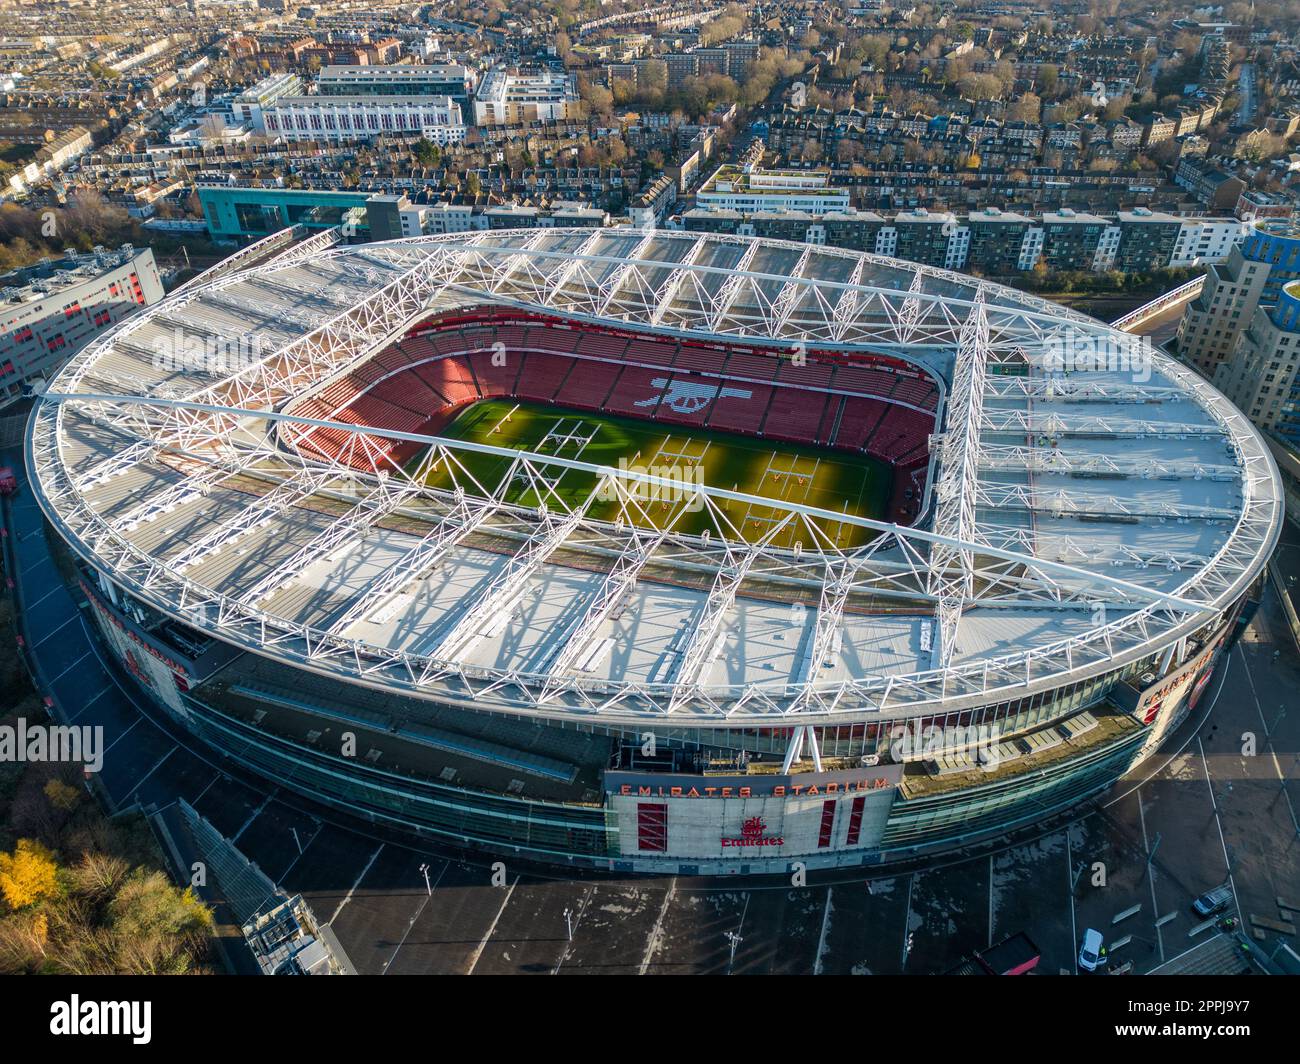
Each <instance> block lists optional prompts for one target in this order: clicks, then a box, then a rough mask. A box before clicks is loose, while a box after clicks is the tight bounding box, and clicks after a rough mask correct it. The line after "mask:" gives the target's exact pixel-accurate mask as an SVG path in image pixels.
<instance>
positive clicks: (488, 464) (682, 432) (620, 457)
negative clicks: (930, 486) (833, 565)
mask: <svg viewBox="0 0 1300 1064" xmlns="http://www.w3.org/2000/svg"><path fill="white" fill-rule="evenodd" d="M439 435H442V436H445V437H447V438H449V439H454V440H466V441H469V442H472V443H481V444H490V445H492V446H495V447H509V448H514V449H517V450H526V451H535V452H537V453H539V454H549V455H556V456H559V457H561V458H572V459H578V460H581V461H583V462H590V463H592V464H593V465H602V466H613V467H614V468H620V466H622V467H632V468H635V469H639V470H641V471H643V472H649V473H653V474H655V475H657V476H666V477H670V478H673V477H680V478H681V479H682V481H684V482H685V483H686V484H695V483H700V482H703V483H705V484H708V485H710V486H712V487H716V488H726V489H731V490H733V491H739V492H744V493H745V494H748V495H757V496H761V497H763V498H768V499H780V500H784V501H787V502H795V503H802V504H804V505H807V506H815V507H818V508H820V509H823V510H830V511H834V512H836V513H847V514H850V515H852V516H855V517H867V518H876V519H883V517H884V513H885V507H886V505H887V503H888V501H889V493H890V487H891V482H892V477H893V470H892V469H891V468H890V467H889V465H888V464H886V463H884V462H877V461H875V460H873V459H871V458H868V457H866V456H865V455H851V454H847V453H845V452H840V451H831V450H817V449H814V448H811V447H801V446H798V445H796V444H786V443H780V442H776V441H772V440H762V439H755V438H752V437H747V436H739V435H736V434H734V433H729V432H710V431H708V430H707V429H692V428H687V427H682V426H675V425H674V426H669V425H665V424H662V423H658V422H648V421H638V420H636V419H634V418H623V417H616V416H613V415H609V414H593V413H590V412H588V411H583V410H567V409H563V408H561V407H553V406H544V405H540V404H532V403H516V402H514V401H512V400H508V399H489V400H484V401H482V402H478V403H475V404H473V405H472V406H470V407H467V408H466V409H465V410H463V411H461V413H460V414H459V416H457V418H456V419H455V420H454V421H453V422H452V423H451V424H450V425H448V426H446V427H445V428H444V429H443V430H442V432H441V433H440V434H439ZM457 457H458V458H459V460H460V462H461V464H462V465H463V466H464V469H465V471H466V472H468V473H469V475H470V476H472V477H473V478H474V479H475V480H477V481H478V483H479V484H480V485H481V486H482V487H483V488H484V489H486V490H489V491H492V490H495V489H496V488H497V486H498V485H499V484H500V483H501V480H502V478H503V477H505V476H507V475H508V474H509V472H510V467H511V464H512V463H511V460H510V459H508V458H503V457H498V456H496V455H488V454H476V453H473V452H470V451H461V452H459V453H458V456H457ZM416 461H418V459H417V460H416ZM542 472H543V473H544V474H545V475H546V477H547V482H548V483H549V484H550V491H552V492H554V494H555V495H557V496H558V497H559V498H561V499H563V500H564V501H565V502H566V503H567V504H576V503H578V502H580V501H581V500H582V499H584V498H586V496H587V495H588V494H590V492H591V490H592V488H594V487H595V484H596V474H595V473H589V472H586V471H583V470H578V469H561V468H558V467H543V469H542ZM428 483H429V484H430V485H431V486H433V487H439V488H449V487H451V486H452V484H453V480H452V477H451V474H450V472H449V471H447V470H446V469H438V468H434V469H433V470H431V472H430V473H429V476H428ZM539 493H540V495H542V496H544V495H546V494H547V489H546V488H544V487H540V486H534V485H533V484H532V483H530V481H529V479H528V477H527V476H526V475H524V474H521V473H516V475H515V478H514V482H513V483H512V484H511V485H510V486H509V487H508V488H507V490H506V495H505V498H506V501H507V502H511V503H519V504H522V505H527V506H535V505H537V504H538V503H539V502H540V501H542V499H541V498H540V497H539ZM715 501H716V502H717V503H718V505H719V508H720V509H721V510H722V511H723V513H724V514H725V515H726V517H727V519H728V520H729V521H730V522H731V524H732V526H733V527H734V529H736V530H737V531H739V532H740V534H741V535H742V536H743V537H744V538H745V539H748V540H751V541H755V540H758V539H760V538H762V537H763V536H764V535H765V534H766V533H767V532H768V531H769V529H770V528H771V525H772V523H773V522H774V521H775V520H776V519H778V518H779V517H781V516H783V515H784V513H785V511H783V510H776V509H774V508H772V507H766V506H762V505H760V504H756V503H743V502H739V501H732V500H727V499H720V500H715ZM641 505H642V508H643V509H644V511H645V514H644V520H643V522H642V523H644V524H647V525H653V526H655V527H661V525H662V524H663V523H666V522H667V521H668V520H669V519H670V518H671V517H672V515H673V514H674V513H676V512H677V511H678V510H680V509H682V506H681V502H680V500H674V499H667V500H664V499H654V498H644V499H642V500H641ZM617 510H618V504H617V502H616V501H614V500H612V499H611V500H608V501H606V500H601V499H597V501H595V502H594V503H593V504H592V507H591V509H590V511H589V513H590V515H591V516H592V517H594V518H596V519H598V520H612V519H613V518H614V516H616V514H617ZM714 525H715V522H714V521H713V519H712V518H711V517H710V516H709V515H708V514H707V513H705V512H699V511H697V512H689V511H688V512H685V513H682V514H680V516H678V517H677V521H676V524H675V526H674V527H675V528H676V529H677V530H678V531H681V532H686V533H698V532H701V531H703V530H704V529H705V528H707V527H711V526H714ZM823 527H824V528H825V530H826V532H827V533H828V534H829V535H830V536H831V537H833V538H835V539H836V541H837V543H838V545H839V546H841V547H849V546H857V545H859V544H861V543H863V542H865V541H867V540H869V539H870V538H871V537H872V535H873V533H872V532H871V531H869V530H867V529H864V528H862V527H861V526H859V525H852V524H848V523H843V522H828V523H826V524H825V525H823ZM800 538H805V537H802V536H801V534H800V533H799V532H798V531H797V530H795V529H794V528H790V529H784V530H782V531H781V532H780V533H778V534H777V535H776V536H775V537H773V540H772V542H773V543H774V544H775V545H777V546H790V545H792V543H793V542H794V541H795V540H797V539H800Z"/></svg>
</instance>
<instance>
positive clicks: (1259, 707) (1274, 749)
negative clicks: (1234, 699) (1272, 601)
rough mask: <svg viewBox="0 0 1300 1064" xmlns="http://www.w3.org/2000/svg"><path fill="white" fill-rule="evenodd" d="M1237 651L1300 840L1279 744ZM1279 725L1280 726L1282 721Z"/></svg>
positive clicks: (1248, 666)
mask: <svg viewBox="0 0 1300 1064" xmlns="http://www.w3.org/2000/svg"><path fill="white" fill-rule="evenodd" d="M1288 627H1289V626H1288ZM1237 649H1238V650H1240V651H1241V663H1242V665H1243V666H1245V669H1246V679H1247V680H1249V681H1250V695H1251V697H1252V698H1253V699H1254V700H1255V713H1256V715H1257V716H1258V717H1259V723H1260V727H1262V728H1263V729H1264V742H1265V743H1267V744H1268V753H1269V756H1270V757H1271V758H1272V759H1273V771H1274V772H1276V773H1277V778H1278V780H1279V781H1280V782H1281V784H1282V788H1281V789H1282V796H1283V797H1284V798H1285V799H1286V806H1287V809H1288V810H1289V811H1290V813H1291V824H1292V826H1293V827H1294V828H1295V832H1296V837H1297V838H1300V820H1298V819H1296V812H1295V806H1294V805H1292V804H1291V792H1290V791H1288V790H1287V789H1286V776H1285V774H1284V773H1283V772H1282V763H1281V762H1280V761H1279V760H1278V759H1277V744H1276V743H1275V742H1273V737H1272V736H1271V735H1269V733H1268V721H1267V720H1265V719H1264V707H1263V705H1262V704H1261V703H1260V701H1259V693H1258V692H1257V691H1256V690H1255V678H1254V677H1253V676H1251V674H1250V663H1249V662H1248V661H1247V660H1246V652H1245V651H1244V650H1242V649H1241V644H1240V643H1238V644H1237ZM1278 723H1279V724H1280V723H1281V720H1279V721H1278Z"/></svg>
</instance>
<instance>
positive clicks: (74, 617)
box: [27, 606, 80, 650]
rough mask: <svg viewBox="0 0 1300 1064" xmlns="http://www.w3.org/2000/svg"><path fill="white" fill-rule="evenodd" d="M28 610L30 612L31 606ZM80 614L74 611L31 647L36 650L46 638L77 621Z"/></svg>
mask: <svg viewBox="0 0 1300 1064" xmlns="http://www.w3.org/2000/svg"><path fill="white" fill-rule="evenodd" d="M27 610H28V612H30V611H31V607H30V606H28V607H27ZM79 616H80V614H76V613H74V614H73V615H72V616H71V617H68V618H66V619H65V620H64V621H63V623H62V624H60V625H58V626H57V627H55V628H51V629H50V630H49V631H48V632H46V633H45V634H44V635H43V636H41V637H40V639H38V640H36V642H35V643H33V644H32V646H31V649H32V650H35V649H36V648H37V647H38V646H40V645H41V644H42V643H44V642H45V640H47V639H49V638H50V636H53V635H58V634H59V633H60V632H61V631H63V629H65V628H66V627H68V625H70V624H71V623H72V622H73V621H75V620H76V619H77V618H78V617H79Z"/></svg>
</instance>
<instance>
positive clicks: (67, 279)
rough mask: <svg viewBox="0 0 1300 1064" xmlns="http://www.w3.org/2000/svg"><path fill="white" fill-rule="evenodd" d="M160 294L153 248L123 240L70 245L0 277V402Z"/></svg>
mask: <svg viewBox="0 0 1300 1064" xmlns="http://www.w3.org/2000/svg"><path fill="white" fill-rule="evenodd" d="M162 297H163V286H162V280H161V278H159V276H158V267H157V265H156V264H155V263H154V258H153V252H152V251H151V250H150V249H149V248H143V249H136V248H135V247H133V246H132V245H130V244H123V245H122V246H121V247H120V248H118V249H117V250H116V251H106V250H104V249H103V248H96V249H95V251H94V252H92V253H90V254H85V255H79V254H77V253H76V252H71V251H70V252H68V253H67V254H65V255H64V256H63V257H61V258H57V259H50V260H46V261H45V262H42V263H38V264H37V265H35V266H31V267H28V268H27V269H23V270H15V271H14V272H13V273H8V274H5V275H3V276H0V314H2V315H3V316H2V317H0V406H3V405H4V404H5V403H8V402H12V401H13V400H15V399H17V398H19V397H21V395H22V393H23V388H24V386H30V385H32V384H34V383H36V382H37V381H40V380H46V379H48V378H49V377H51V376H52V375H53V374H54V372H55V371H56V370H57V369H58V368H59V367H60V366H62V365H63V363H64V362H66V361H67V360H68V359H69V358H70V357H71V356H72V355H73V353H75V352H76V351H77V350H79V349H80V348H81V347H83V346H84V345H85V344H86V343H88V342H89V341H90V340H92V339H94V338H95V337H96V336H98V335H100V334H101V333H103V332H106V331H107V330H108V329H111V328H112V327H113V326H114V325H115V324H117V322H119V321H121V320H122V319H123V318H125V317H126V316H127V315H128V314H130V313H131V312H132V311H134V310H136V309H137V308H139V307H147V306H151V305H153V304H154V303H156V302H158V300H160V299H162Z"/></svg>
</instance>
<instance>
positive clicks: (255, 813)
mask: <svg viewBox="0 0 1300 1064" xmlns="http://www.w3.org/2000/svg"><path fill="white" fill-rule="evenodd" d="M274 794H275V791H271V793H270V794H268V795H267V796H266V797H265V798H263V799H262V804H261V805H259V806H258V807H257V808H256V809H254V810H253V811H252V813H250V814H249V817H248V819H247V820H245V821H244V822H243V824H241V825H240V826H239V830H238V831H236V832H235V833H234V834H233V835H231V836H230V841H231V842H232V843H233V842H238V841H239V836H240V835H242V834H243V833H244V832H245V831H247V830H248V825H249V824H251V823H252V822H253V821H254V820H256V819H257V818H258V817H259V816H261V815H262V810H263V809H265V808H266V807H267V806H268V805H270V804H271V798H272V796H273V795H274Z"/></svg>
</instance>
